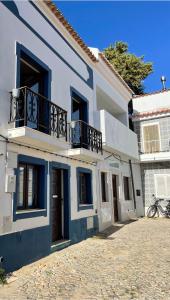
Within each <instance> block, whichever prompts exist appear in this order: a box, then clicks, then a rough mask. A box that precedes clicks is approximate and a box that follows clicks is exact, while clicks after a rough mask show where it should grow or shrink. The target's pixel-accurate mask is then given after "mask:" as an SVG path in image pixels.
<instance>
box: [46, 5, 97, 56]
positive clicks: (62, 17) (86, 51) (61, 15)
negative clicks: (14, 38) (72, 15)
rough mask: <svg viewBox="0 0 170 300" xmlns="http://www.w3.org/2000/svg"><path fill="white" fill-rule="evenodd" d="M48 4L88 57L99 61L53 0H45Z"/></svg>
mask: <svg viewBox="0 0 170 300" xmlns="http://www.w3.org/2000/svg"><path fill="white" fill-rule="evenodd" d="M43 2H44V3H45V4H46V6H47V7H48V8H49V9H50V11H51V12H52V13H53V14H54V16H55V17H56V18H57V20H58V21H59V22H60V23H61V24H62V25H63V26H64V28H65V29H66V30H67V32H68V33H69V34H70V35H71V36H72V38H73V39H74V40H75V42H76V43H77V44H78V45H79V46H80V47H81V48H82V50H83V51H84V52H85V53H86V54H87V55H88V57H89V58H90V59H91V60H92V61H93V62H97V59H96V57H95V56H94V55H93V53H92V52H91V51H90V49H89V48H88V47H87V45H86V44H85V43H84V41H83V40H82V38H81V37H80V36H79V35H78V33H77V32H76V31H75V30H74V29H73V27H72V26H71V25H70V24H69V22H68V21H67V20H66V19H65V17H64V16H63V14H62V13H61V12H60V10H59V9H58V8H57V7H56V5H55V4H54V3H53V1H52V0H43Z"/></svg>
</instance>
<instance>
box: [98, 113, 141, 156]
mask: <svg viewBox="0 0 170 300" xmlns="http://www.w3.org/2000/svg"><path fill="white" fill-rule="evenodd" d="M96 123H97V125H98V128H100V130H101V132H102V135H103V150H106V151H110V152H116V153H118V154H120V155H121V154H123V155H126V156H128V157H130V158H132V159H139V154H138V144H137V135H136V134H135V133H134V132H133V131H132V130H130V129H129V128H128V127H127V126H125V125H124V124H122V123H121V122H120V121H119V120H117V119H116V118H115V117H113V116H112V115H111V114H110V113H108V112H107V111H105V110H100V111H98V112H97V113H96Z"/></svg>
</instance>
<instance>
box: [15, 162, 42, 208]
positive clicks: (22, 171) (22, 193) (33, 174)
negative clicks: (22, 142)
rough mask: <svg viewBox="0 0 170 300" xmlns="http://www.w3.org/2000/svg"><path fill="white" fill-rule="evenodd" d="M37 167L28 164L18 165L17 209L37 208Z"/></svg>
mask: <svg viewBox="0 0 170 300" xmlns="http://www.w3.org/2000/svg"><path fill="white" fill-rule="evenodd" d="M39 175H40V174H39V167H38V166H35V165H29V164H20V165H19V189H18V197H17V209H29V208H38V204H39V203H38V176H39Z"/></svg>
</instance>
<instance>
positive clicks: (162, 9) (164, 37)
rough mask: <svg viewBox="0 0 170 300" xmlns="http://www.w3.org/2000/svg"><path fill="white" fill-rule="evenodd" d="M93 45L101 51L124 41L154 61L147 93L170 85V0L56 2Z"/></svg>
mask: <svg viewBox="0 0 170 300" xmlns="http://www.w3.org/2000/svg"><path fill="white" fill-rule="evenodd" d="M54 2H55V3H56V5H57V7H58V8H59V9H60V10H61V12H62V13H63V14H64V16H65V18H66V19H67V20H68V21H69V23H70V24H71V25H72V26H73V28H74V29H75V30H76V31H77V33H78V34H79V35H80V36H81V37H82V39H83V40H84V42H85V43H86V44H87V45H88V46H90V47H96V48H99V49H100V50H101V51H102V50H103V49H104V48H106V47H108V46H109V45H110V44H113V43H114V42H115V41H125V42H127V43H128V44H129V51H130V52H131V53H134V54H136V55H137V56H141V55H144V56H145V61H151V62H153V68H154V72H153V73H152V74H151V75H149V77H148V78H147V79H146V80H145V81H144V86H145V92H152V91H157V90H160V89H161V88H162V85H161V81H160V77H161V76H162V75H164V76H166V87H167V88H170V2H167V1H165V2H164V1H151V2H149V1H131V2H130V1H54Z"/></svg>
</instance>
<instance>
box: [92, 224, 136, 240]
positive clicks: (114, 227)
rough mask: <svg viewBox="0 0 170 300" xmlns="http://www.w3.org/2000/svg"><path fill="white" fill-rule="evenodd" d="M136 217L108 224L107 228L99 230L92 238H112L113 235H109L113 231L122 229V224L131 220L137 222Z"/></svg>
mask: <svg viewBox="0 0 170 300" xmlns="http://www.w3.org/2000/svg"><path fill="white" fill-rule="evenodd" d="M137 221H138V219H134V220H129V221H126V222H117V223H115V224H114V225H112V226H110V227H109V228H107V229H105V230H104V231H102V232H99V233H98V234H96V235H95V236H94V238H98V239H107V240H114V239H115V237H113V236H111V235H112V234H113V233H115V232H116V231H118V230H120V229H122V228H123V227H124V226H126V225H128V224H131V223H133V222H137Z"/></svg>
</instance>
